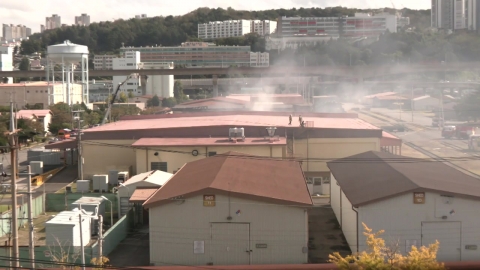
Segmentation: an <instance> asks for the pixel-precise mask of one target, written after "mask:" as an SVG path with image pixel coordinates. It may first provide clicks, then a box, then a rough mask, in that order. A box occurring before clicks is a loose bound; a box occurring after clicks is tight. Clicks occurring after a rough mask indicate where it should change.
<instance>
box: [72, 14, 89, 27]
mask: <svg viewBox="0 0 480 270" xmlns="http://www.w3.org/2000/svg"><path fill="white" fill-rule="evenodd" d="M75 25H80V26H89V25H90V15H88V14H86V13H82V15H80V16H75Z"/></svg>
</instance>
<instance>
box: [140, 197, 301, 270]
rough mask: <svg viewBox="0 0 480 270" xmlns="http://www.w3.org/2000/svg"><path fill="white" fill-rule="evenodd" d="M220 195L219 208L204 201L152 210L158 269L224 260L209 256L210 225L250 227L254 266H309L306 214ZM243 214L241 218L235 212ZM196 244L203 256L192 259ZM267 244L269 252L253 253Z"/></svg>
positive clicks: (152, 238)
mask: <svg viewBox="0 0 480 270" xmlns="http://www.w3.org/2000/svg"><path fill="white" fill-rule="evenodd" d="M228 201H229V200H228V197H226V196H220V195H216V206H215V207H204V206H203V197H202V196H196V197H193V198H189V199H187V200H186V201H185V202H183V203H181V201H179V202H172V203H169V204H166V205H162V206H157V207H154V208H152V209H150V210H149V214H150V260H151V263H153V264H155V265H175V264H180V265H205V264H207V263H210V262H212V260H213V261H214V259H213V258H214V256H222V254H220V253H213V252H212V250H211V245H212V241H211V228H210V224H211V223H212V222H227V221H228V220H227V217H228V216H229V212H230V216H231V217H232V220H231V222H237V223H242V222H243V223H249V224H250V247H251V249H252V253H251V264H275V263H281V264H287V263H292V264H293V263H307V254H306V253H303V252H302V248H303V247H306V246H307V243H306V239H307V238H308V231H307V230H306V228H308V227H307V224H305V221H306V220H305V210H304V209H302V208H297V207H289V206H280V205H273V204H268V203H261V202H256V201H249V200H244V199H237V198H233V197H232V198H230V207H229V203H228ZM238 210H240V214H239V215H237V214H236V212H237V211H238ZM193 241H205V253H204V254H193ZM256 244H267V248H263V249H262V248H255V246H256Z"/></svg>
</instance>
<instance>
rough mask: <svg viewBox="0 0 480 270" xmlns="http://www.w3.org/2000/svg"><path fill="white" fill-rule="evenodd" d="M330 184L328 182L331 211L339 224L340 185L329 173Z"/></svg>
mask: <svg viewBox="0 0 480 270" xmlns="http://www.w3.org/2000/svg"><path fill="white" fill-rule="evenodd" d="M331 179H332V180H331V184H330V205H331V206H332V210H333V213H334V214H335V217H337V220H338V223H339V224H340V186H339V185H338V183H337V180H336V179H335V177H334V176H333V174H332V175H331Z"/></svg>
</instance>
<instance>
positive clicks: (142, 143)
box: [132, 138, 287, 147]
mask: <svg viewBox="0 0 480 270" xmlns="http://www.w3.org/2000/svg"><path fill="white" fill-rule="evenodd" d="M286 143H287V141H286V139H285V138H278V140H268V139H267V140H265V138H245V141H236V142H232V141H230V140H228V139H225V138H142V139H140V140H138V141H136V142H135V143H133V144H132V146H136V147H149V146H199V145H203V146H212V145H222V146H223V145H228V146H245V145H285V144H286Z"/></svg>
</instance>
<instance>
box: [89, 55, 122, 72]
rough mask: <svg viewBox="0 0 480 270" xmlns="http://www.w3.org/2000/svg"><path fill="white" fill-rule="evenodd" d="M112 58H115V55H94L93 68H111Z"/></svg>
mask: <svg viewBox="0 0 480 270" xmlns="http://www.w3.org/2000/svg"><path fill="white" fill-rule="evenodd" d="M114 58H116V56H115V55H112V54H104V55H95V56H94V57H93V68H94V69H95V70H107V69H113V59H114Z"/></svg>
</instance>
